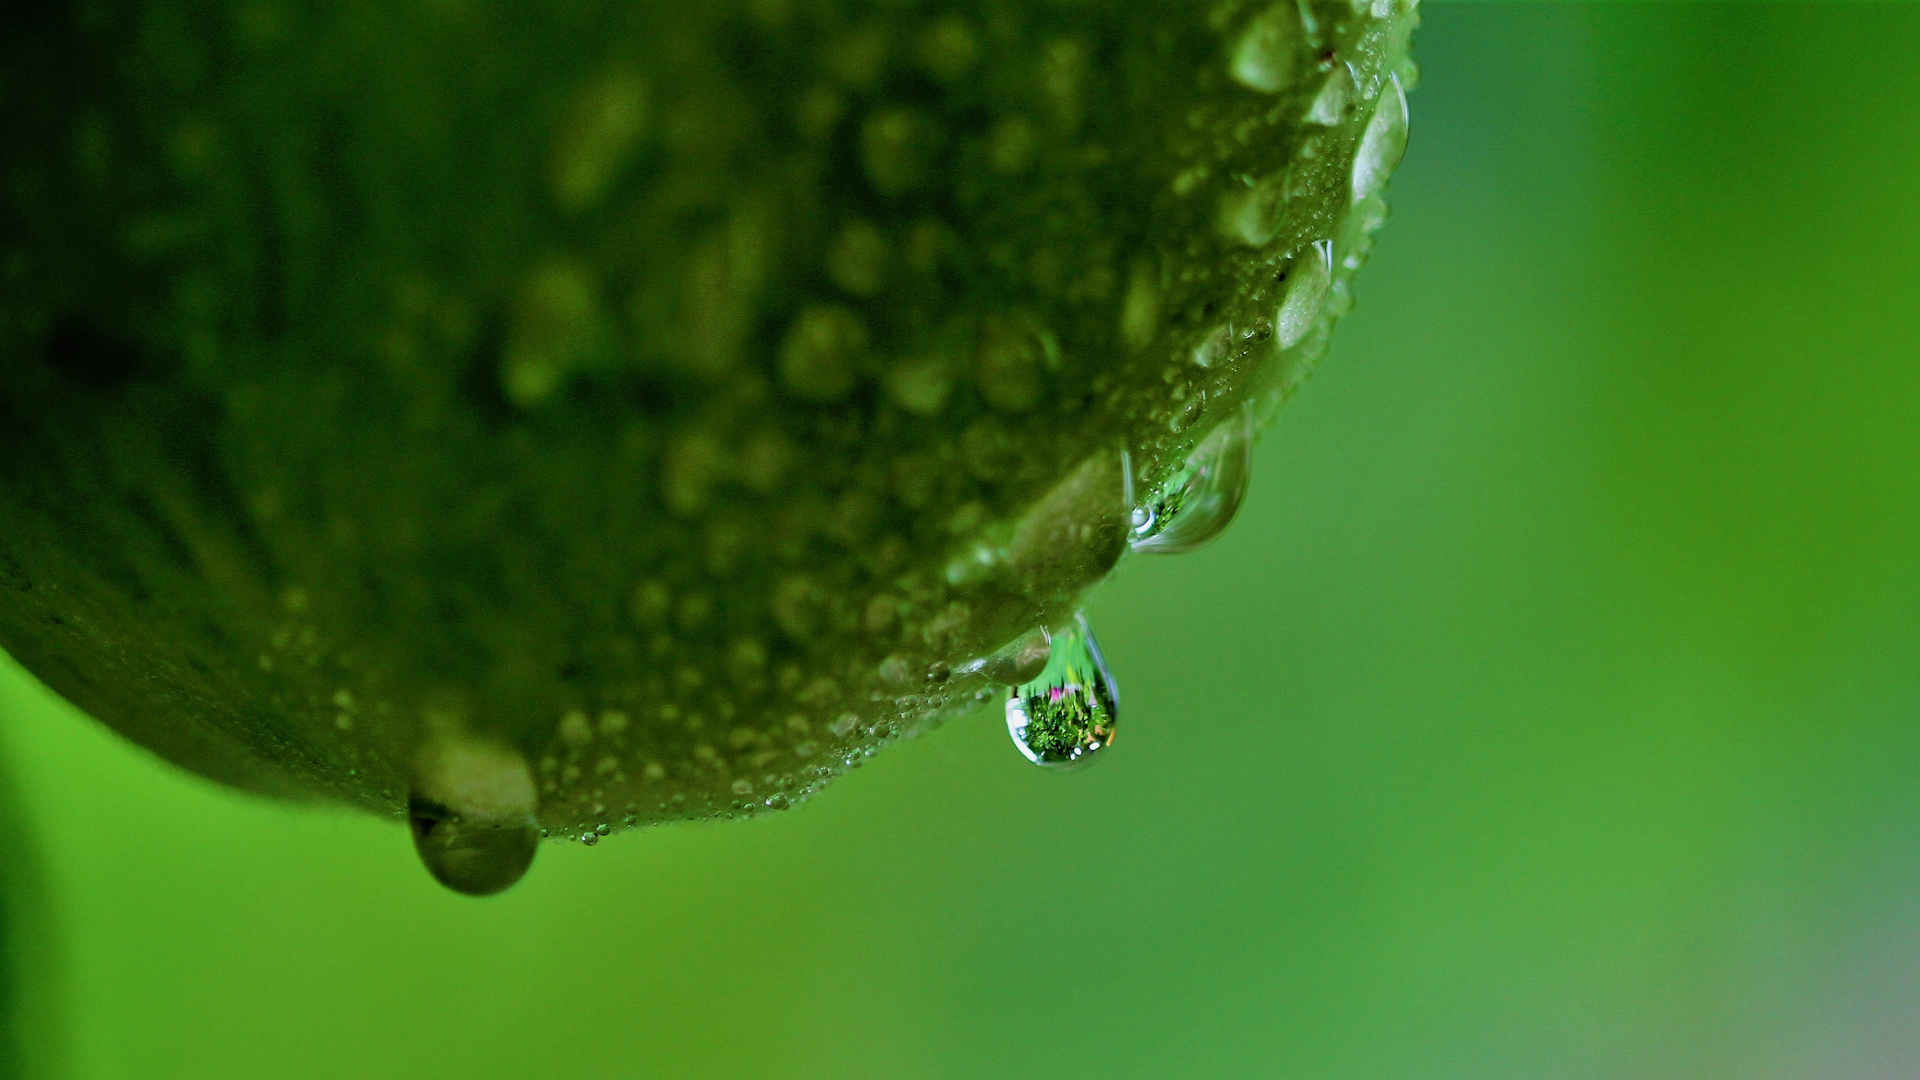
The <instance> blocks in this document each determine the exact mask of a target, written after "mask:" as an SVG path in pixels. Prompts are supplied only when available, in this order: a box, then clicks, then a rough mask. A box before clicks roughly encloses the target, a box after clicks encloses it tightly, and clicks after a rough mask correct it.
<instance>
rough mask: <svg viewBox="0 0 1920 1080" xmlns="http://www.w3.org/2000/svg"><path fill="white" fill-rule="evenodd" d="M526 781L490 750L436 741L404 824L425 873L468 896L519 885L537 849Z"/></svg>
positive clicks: (506, 754)
mask: <svg viewBox="0 0 1920 1080" xmlns="http://www.w3.org/2000/svg"><path fill="white" fill-rule="evenodd" d="M535 798H536V796H535V794H534V786H533V774H532V773H531V771H529V770H528V768H527V762H526V759H525V758H523V757H521V756H520V755H519V754H517V753H515V752H514V751H512V750H510V749H507V748H506V747H504V746H500V745H498V744H495V743H491V742H485V741H480V740H475V739H468V738H459V739H441V740H436V741H435V742H434V743H432V744H430V745H429V746H428V747H427V748H426V749H425V750H424V751H423V752H422V754H421V758H420V762H419V767H418V769H417V770H416V774H415V777H414V785H413V790H412V791H411V792H410V793H409V795H408V799H407V818H408V822H409V824H410V825H411V826H412V831H413V846H414V850H415V851H417V852H418V853H419V855H420V861H421V862H422V863H423V864H425V865H426V868H427V872H428V873H430V874H432V875H433V876H434V879H435V880H436V881H438V882H440V884H442V885H445V886H446V887H447V888H449V889H452V890H453V891H455V892H458V893H464V894H466V895H468V896H491V895H493V894H494V893H497V892H500V891H502V890H504V889H506V888H508V887H509V886H511V885H513V884H514V883H515V882H517V881H519V880H520V879H521V878H522V877H524V876H526V873H527V868H528V867H529V866H531V865H532V864H533V855H534V852H535V850H536V849H538V847H539V844H540V833H539V827H538V825H536V824H535V822H534V807H535Z"/></svg>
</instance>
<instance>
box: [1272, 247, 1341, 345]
mask: <svg viewBox="0 0 1920 1080" xmlns="http://www.w3.org/2000/svg"><path fill="white" fill-rule="evenodd" d="M1332 285H1333V245H1332V244H1331V243H1329V242H1327V241H1325V240H1322V241H1320V242H1319V243H1317V244H1315V245H1313V247H1312V249H1311V250H1309V251H1307V252H1305V253H1304V254H1302V255H1300V256H1299V257H1298V258H1296V259H1294V260H1293V265H1292V266H1291V267H1289V268H1288V271H1287V291H1286V295H1285V296H1283V297H1282V298H1281V300H1280V310H1278V311H1276V312H1274V315H1273V331H1274V334H1275V336H1276V337H1278V338H1279V339H1280V347H1281V348H1283V349H1291V348H1293V347H1294V346H1295V345H1298V344H1299V343H1300V342H1301V340H1302V339H1304V338H1305V337H1306V336H1307V333H1308V332H1309V331H1311V330H1312V329H1313V327H1314V324H1316V323H1318V322H1319V321H1320V314H1321V312H1322V311H1323V310H1324V309H1325V307H1326V304H1327V293H1328V291H1329V290H1330V289H1331V287H1332Z"/></svg>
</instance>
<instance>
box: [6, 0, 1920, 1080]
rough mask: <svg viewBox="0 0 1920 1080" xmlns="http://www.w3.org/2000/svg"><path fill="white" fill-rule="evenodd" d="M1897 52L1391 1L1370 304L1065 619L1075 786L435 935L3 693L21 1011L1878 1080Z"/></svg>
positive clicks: (1703, 9) (940, 1054)
mask: <svg viewBox="0 0 1920 1080" xmlns="http://www.w3.org/2000/svg"><path fill="white" fill-rule="evenodd" d="M1916 43H1920V6H1915V5H1819V6H1769V5H1758V4H1741V5H1701V6H1642V5H1618V6H1613V5H1597V6H1562V5H1548V6H1531V5H1493V6H1467V5H1435V6H1432V7H1430V8H1429V9H1428V11H1427V14H1426V26H1425V29H1424V30H1423V31H1422V33H1421V35H1420V38H1419V43H1418V54H1419V56H1420V59H1421V63H1422V67H1423V70H1424V73H1425V74H1424V79H1423V81H1422V84H1421V86H1420V88H1419V90H1418V91H1417V93H1415V94H1414V96H1413V98H1412V104H1413V112H1414V129H1413V130H1414V139H1413V145H1412V148H1411V150H1410V152H1409V153H1408V156H1407V159H1406V163H1405V165H1404V166H1403V167H1402V170H1401V172H1400V174H1399V176H1398V178H1397V179H1396V180H1395V182H1394V188H1393V201H1394V205H1395V219H1394V221H1393V223H1392V224H1391V225H1390V226H1389V227H1388V228H1387V230H1386V231H1385V232H1384V233H1383V234H1382V240H1381V244H1380V247H1379V249H1378V252H1377V255H1376V256H1375V258H1374V260H1373V264H1372V265H1371V266H1369V267H1368V268H1367V270H1366V272H1365V273H1364V274H1363V275H1362V277H1361V281H1360V296H1361V307H1360V310H1359V311H1358V312H1357V313H1356V314H1355V315H1353V316H1352V317H1351V319H1350V320H1349V321H1348V322H1347V324H1346V325H1345V326H1343V327H1342V329H1341V331H1340V333H1339V335H1338V336H1337V338H1336V342H1335V346H1334V349H1333V352H1332V355H1331V356H1330V357H1329V358H1328V360H1327V361H1326V362H1325V364H1324V365H1323V367H1322V370H1321V374H1320V375H1319V376H1318V377H1317V378H1316V379H1315V380H1314V381H1313V382H1312V383H1311V384H1310V385H1309V387H1308V388H1307V390H1306V391H1305V392H1304V393H1303V394H1302V395H1301V397H1300V398H1299V400H1297V401H1296V402H1295V403H1294V404H1293V405H1292V406H1290V407H1289V408H1288V410H1287V411H1286V412H1285V413H1284V414H1283V415H1282V419H1281V422H1280V425H1279V427H1278V428H1277V429H1276V430H1275V431H1273V432H1272V433H1270V434H1269V435H1268V436H1267V438H1266V439H1265V440H1264V441H1263V443H1262V444H1261V446H1260V449H1259V451H1258V456H1257V464H1256V468H1257V474H1256V479H1255V484H1254V490H1253V492H1252V494H1251V496H1250V498H1249V499H1248V502H1247V505H1246V508H1245V510H1244V511H1243V513H1242V515H1241V519H1240V521H1239V523H1238V524H1237V526H1236V527H1235V528H1234V529H1233V530H1232V531H1231V532H1230V533H1228V535H1227V536H1226V537H1225V538H1224V539H1223V540H1221V541H1220V542H1219V543H1217V544H1215V545H1214V546H1212V547H1210V548H1208V549H1206V550H1204V551H1202V552H1199V553H1196V554H1194V555H1191V556H1186V557H1183V558H1178V559H1152V558H1146V557H1139V558H1134V559H1131V560H1128V561H1127V562H1126V563H1125V564H1124V565H1123V566H1122V568H1121V570H1120V572H1119V574H1118V576H1117V577H1116V579H1115V580H1114V581H1113V582H1111V583H1110V584H1109V585H1107V586H1106V587H1105V588H1104V589H1103V590H1102V591H1101V592H1100V593H1099V594H1098V596H1097V598H1096V600H1095V602H1094V603H1093V605H1092V607H1091V609H1090V613H1091V615H1092V617H1093V619H1094V621H1095V624H1096V625H1097V627H1098V628H1099V630H1100V633H1101V641H1102V644H1103V645H1104V647H1105V651H1106V653H1107V656H1108V659H1109V660H1110V661H1111V663H1112V666H1113V668H1114V670H1115V672H1116V674H1117V676H1118V677H1119V679H1120V681H1121V685H1122V688H1123V691H1124V694H1125V714H1124V717H1125V718H1124V727H1125V735H1124V737H1123V739H1122V741H1121V744H1120V747H1119V749H1118V750H1117V751H1116V753H1115V754H1114V755H1113V756H1112V757H1111V758H1110V759H1108V761H1107V763H1106V764H1104V765H1102V766H1101V767H1099V768H1097V769H1094V770H1091V771H1089V772H1085V773H1081V774H1076V775H1073V776H1068V777H1061V776H1056V775H1048V774H1043V773H1042V772H1041V771H1040V770H1038V769H1035V768H1033V767H1031V766H1029V765H1027V764H1026V763H1025V762H1024V761H1023V760H1021V758H1020V757H1019V755H1018V754H1017V753H1015V752H1014V751H1013V749H1012V747H1010V746H1009V745H1008V743H1007V737H1006V732H1005V728H1004V725H1003V724H1002V723H1001V722H1000V720H999V718H998V717H997V716H996V715H993V714H984V715H981V716H978V717H974V718H971V719H967V720H964V721H959V722H955V723H953V724H951V725H949V726H948V727H947V728H945V729H943V730H942V731H940V732H938V733H936V734H934V735H933V736H931V737H928V738H926V739H923V740H921V741H919V742H918V743H914V744H910V745H907V746H903V747H899V748H896V749H894V750H892V751H890V752H889V753H887V754H884V755H882V756H881V757H879V758H877V759H875V760H874V762H872V763H871V764H870V765H869V766H867V767H866V768H865V769H863V770H862V771H860V772H859V773H856V774H854V775H852V776H849V777H848V778H846V779H844V780H842V781H840V782H839V783H837V784H835V785H834V786H833V787H831V788H830V789H829V790H828V791H827V792H826V793H825V794H824V795H822V796H821V797H819V798H818V799H816V800H815V801H814V802H813V803H812V804H810V805H808V806H806V807H805V808H803V809H801V810H800V811H798V812H794V813H788V814H781V815H776V816H774V817H772V818H768V819H763V820H758V821H754V822H751V823H746V824H736V825H730V826H718V827H689V828H671V829H663V830H657V831H653V832H649V833H640V834H627V835H623V836H617V837H615V838H613V839H612V840H610V841H608V842H606V843H603V844H601V845H600V846H599V847H597V848H594V849H591V850H589V849H586V848H583V847H580V846H578V845H569V846H565V847H548V848H545V849H544V850H543V851H542V853H541V856H540V859H539V860H538V862H537V863H536V866H535V869H534V872H533V873H532V874H531V875H530V876H529V877H528V879H527V880H526V882H525V883H523V884H522V885H521V886H520V887H519V888H517V889H516V890H514V891H512V892H510V893H508V894H507V895H505V896H503V897H500V898H498V899H495V900H489V901H483V902H476V901H472V900H466V899H462V898H460V897H457V896H454V895H452V894H451V893H448V892H445V891H443V890H441V889H440V888H438V887H437V886H436V885H434V884H433V882H432V881H431V880H430V879H429V878H428V877H427V875H426V874H425V873H423V872H422V871H421V869H420V868H419V866H418V865H417V863H416V862H415V861H414V858H413V854H412V850H411V846H410V844H409V843H408V841H407V837H406V835H405V833H404V832H403V831H402V830H401V829H400V828H398V827H396V826H393V825H389V824H386V823H380V822H374V821H370V820H364V819H361V818H355V817H346V816H341V815H338V814H333V813H322V812H311V811H301V810H296V809H289V808H285V807H280V806H274V805H267V804H263V803H260V802H256V801H252V800H249V799H245V798H242V797H239V796H236V795H232V794H229V793H227V792H224V791H220V790H216V789H214V788H212V787H211V786H209V785H208V784H206V783H203V782H200V781H198V780H195V779H193V778H190V777H186V776H183V775H181V774H179V773H178V772H176V771H174V770H172V769H170V768H166V767H162V766H160V765H158V764H156V763H155V762H154V761H153V760H152V759H150V758H149V757H147V756H146V755H145V754H143V753H141V752H139V751H136V750H134V749H132V748H130V747H128V746H127V745H125V744H122V743H120V742H117V741H115V740H114V739H113V738H111V737H109V736H108V735H106V734H105V733H104V732H103V731H102V730H101V729H100V728H98V727H97V726H95V725H94V724H92V723H91V722H90V721H87V720H85V719H83V718H82V717H80V716H78V715H77V714H75V713H74V712H73V711H72V710H71V709H69V708H67V707H66V706H64V705H62V704H60V703H58V702H57V701H54V700H52V699H51V698H49V697H48V696H47V694H46V693H45V692H44V691H42V690H40V689H39V688H37V687H36V686H35V685H33V684H32V683H31V682H30V681H29V680H28V679H27V678H26V677H25V676H24V675H22V674H21V673H20V672H19V671H18V669H17V668H12V667H10V666H9V667H6V668H5V669H0V735H3V736H4V749H5V751H6V753H7V756H8V757H10V758H11V764H12V767H13V771H14V773H15V775H14V777H13V782H12V785H11V786H12V787H13V788H14V789H15V794H16V796H17V799H16V800H15V801H16V802H17V803H18V804H19V805H20V806H22V807H24V811H23V814H24V818H25V822H26V831H25V834H24V835H20V834H18V833H16V835H15V837H14V838H13V839H14V841H17V842H30V844H31V846H32V848H33V850H34V852H35V853H37V857H38V862H39V864H40V867H41V869H42V871H43V876H44V880H43V882H42V885H43V887H44V897H45V899H46V901H47V906H48V907H50V909H51V910H52V911H53V913H54V914H55V915H56V917H57V922H58V929H57V937H55V938H52V939H50V940H52V941H54V942H55V943H56V944H57V947H58V950H59V952H60V954H61V955H62V956H63V960H64V970H63V972H62V973H61V976H60V978H59V979H58V980H55V981H47V980H46V978H45V977H44V975H34V974H33V973H32V972H31V971H29V972H28V973H27V974H28V976H30V977H31V983H30V985H28V986H26V987H25V988H24V989H25V990H26V991H27V993H28V997H29V1004H36V1003H37V1004H38V1005H40V1006H44V1005H46V1004H47V1003H48V1002H52V1003H54V1004H55V1005H57V1007H58V1009H59V1011H60V1014H61V1020H60V1023H61V1025H62V1027H61V1028H60V1029H59V1031H60V1032H62V1033H63V1041H64V1044H65V1046H66V1047H67V1051H68V1057H69V1059H70V1066H71V1072H72V1074H73V1075H74V1076H75V1077H81V1078H89V1080H91V1078H102V1080H105V1078H141V1080H145V1078H161V1077H183V1078H184V1077H196V1078H199V1077H232V1078H250V1077H261V1078H266V1077H272V1078H304V1077H315V1078H320V1077H329V1078H331V1077H369V1078H371V1077H396V1078H399V1077H406V1078H430V1077H462V1078H494V1077H500V1078H509V1077H511V1078H516V1080H521V1078H527V1077H544V1076H578V1077H654V1076H659V1077H715V1078H730V1077H764V1076H781V1077H810V1076H812V1077H834V1078H845V1077H888V1078H900V1077H976V1076H978V1077H1029V1076H1030V1077H1046V1078H1073V1077H1103V1078H1113V1077H1209V1078H1210V1077H1223V1078H1241V1077H1281V1078H1293V1077H1300V1078H1355V1080H1361V1078H1365V1080H1382V1078H1393V1080H1398V1078H1426V1077H1432V1078H1455V1077H1460V1078H1474V1080H1490V1078H1503V1077H1513V1078H1527V1080H1541V1078H1559V1077H1569V1078H1573V1077H1649V1078H1653V1077H1684V1078H1714V1077H1739V1078H1749V1077H1752V1078H1760V1077H1783V1078H1785V1077H1794V1078H1798V1077H1807V1078H1814V1077H1821V1078H1825V1077H1860V1078H1878V1077H1911V1076H1915V1075H1920V722H1916V720H1920V716H1917V715H1916V713H1920V95H1916V94H1915V92H1914V89H1913V88H1914V86H1915V84H1916V81H1917V80H1920V45H1917V44H1916ZM16 883H17V882H16ZM31 936H33V938H34V940H49V939H46V938H44V936H42V935H41V932H37V931H36V932H35V934H34V935H31ZM16 989H21V988H19V987H16ZM41 1030H42V1033H43V1034H44V1032H45V1030H46V1029H45V1026H44V1022H41ZM0 1068H5V1066H4V1065H0Z"/></svg>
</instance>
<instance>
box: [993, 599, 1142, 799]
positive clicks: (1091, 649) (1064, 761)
mask: <svg viewBox="0 0 1920 1080" xmlns="http://www.w3.org/2000/svg"><path fill="white" fill-rule="evenodd" d="M1049 636H1050V638H1051V644H1052V649H1051V652H1052V655H1051V656H1050V657H1049V658H1048V660H1047V665H1046V667H1045V668H1044V669H1042V670H1041V672H1040V674H1039V676H1038V677H1036V678H1035V679H1034V680H1033V681H1032V682H1028V683H1024V684H1022V685H1020V686H1017V687H1015V688H1014V689H1013V691H1012V692H1011V694H1010V695H1009V696H1008V698H1007V733H1008V734H1009V735H1012V736H1013V745H1015V746H1017V747H1019V748H1020V753H1021V754H1023V755H1025V756H1026V759H1027V760H1028V761H1031V762H1033V763H1034V764H1036V765H1043V766H1046V767H1048V768H1073V767H1078V766H1081V765H1085V764H1087V763H1088V762H1089V761H1091V760H1093V756H1094V755H1095V754H1097V753H1099V752H1100V751H1101V750H1103V749H1105V748H1107V747H1109V746H1111V745H1113V737H1114V725H1115V723H1116V722H1117V721H1118V719H1119V715H1120V697H1119V692H1118V690H1117V688H1116V687H1115V686H1114V685H1113V676H1112V675H1110V674H1108V672H1107V663H1106V661H1105V660H1104V659H1102V658H1101V656H1100V646H1099V645H1097V644H1096V643H1095V642H1094V640H1093V630H1092V629H1091V628H1089V627H1088V626H1087V619H1086V616H1084V615H1075V616H1074V617H1073V622H1072V623H1070V624H1068V625H1067V626H1064V627H1061V628H1060V629H1058V630H1055V631H1053V633H1052V634H1051V635H1049Z"/></svg>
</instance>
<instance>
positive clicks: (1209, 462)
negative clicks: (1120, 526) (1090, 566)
mask: <svg viewBox="0 0 1920 1080" xmlns="http://www.w3.org/2000/svg"><path fill="white" fill-rule="evenodd" d="M1252 478H1253V412H1252V410H1251V409H1245V408H1243V409H1241V410H1240V412H1239V413H1237V414H1236V415H1235V416H1234V417H1233V418H1232V419H1230V420H1228V421H1227V422H1226V423H1224V424H1221V425H1220V426H1219V427H1217V428H1214V429H1213V431H1212V432H1210V433H1209V434H1208V435H1207V437H1206V438H1204V439H1202V440H1200V445H1199V446H1197V447H1194V450H1193V453H1191V454H1189V455H1187V460H1186V462H1185V463H1184V464H1182V465H1181V466H1180V468H1179V469H1177V470H1176V471H1175V472H1174V474H1173V475H1172V476H1170V477H1168V478H1167V482H1166V483H1164V484H1162V485H1161V486H1160V490H1159V491H1158V492H1157V493H1155V494H1154V495H1153V496H1151V497H1149V498H1148V499H1147V501H1146V502H1144V503H1142V504H1140V506H1138V507H1136V508H1135V509H1134V512H1133V540H1132V543H1131V547H1132V549H1133V550H1134V551H1147V552H1152V553H1154V554H1157V555H1178V554H1180V553H1181V552H1183V551H1192V550H1193V549H1194V548H1197V547H1199V546H1200V545H1201V544H1204V543H1206V542H1207V541H1209V540H1211V539H1213V538H1214V537H1216V536H1219V535H1220V533H1221V532H1222V531H1224V530H1225V529H1226V527H1227V526H1228V525H1230V524H1232V523H1233V516H1234V515H1235V514H1236V513H1238V512H1239V511H1240V502H1241V500H1242V499H1244V498H1245V497H1246V494H1247V484H1248V482H1249V481H1251V480H1252Z"/></svg>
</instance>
